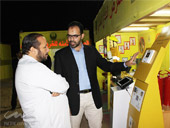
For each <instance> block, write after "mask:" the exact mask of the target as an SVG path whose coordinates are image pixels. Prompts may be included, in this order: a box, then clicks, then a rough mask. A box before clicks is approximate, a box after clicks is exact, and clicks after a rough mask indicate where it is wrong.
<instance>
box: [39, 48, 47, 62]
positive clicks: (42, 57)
mask: <svg viewBox="0 0 170 128" xmlns="http://www.w3.org/2000/svg"><path fill="white" fill-rule="evenodd" d="M47 57H48V53H46V54H45V55H44V56H43V54H42V52H41V51H40V50H38V55H37V59H38V60H39V61H40V62H42V61H46V60H47Z"/></svg>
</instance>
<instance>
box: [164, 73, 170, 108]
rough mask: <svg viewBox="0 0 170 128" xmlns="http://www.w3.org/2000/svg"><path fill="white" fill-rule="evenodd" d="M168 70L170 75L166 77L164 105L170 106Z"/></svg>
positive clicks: (169, 77)
mask: <svg viewBox="0 0 170 128" xmlns="http://www.w3.org/2000/svg"><path fill="white" fill-rule="evenodd" d="M167 72H168V76H167V77H165V83H164V84H165V85H164V105H165V106H170V72H169V71H167Z"/></svg>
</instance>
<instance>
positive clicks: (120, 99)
mask: <svg viewBox="0 0 170 128" xmlns="http://www.w3.org/2000/svg"><path fill="white" fill-rule="evenodd" d="M133 87H134V82H133V83H132V84H130V85H129V87H128V88H127V89H121V88H120V87H119V86H115V87H111V97H110V106H111V107H110V122H111V124H110V127H111V128H126V124H127V116H128V109H129V102H130V99H131V94H132V90H133Z"/></svg>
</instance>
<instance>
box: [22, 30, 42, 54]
mask: <svg viewBox="0 0 170 128" xmlns="http://www.w3.org/2000/svg"><path fill="white" fill-rule="evenodd" d="M41 36H43V35H42V34H39V33H31V34H28V35H27V36H25V37H24V39H23V41H22V54H28V52H29V50H30V48H31V47H34V48H36V49H39V46H40V42H39V41H38V40H37V38H38V37H41Z"/></svg>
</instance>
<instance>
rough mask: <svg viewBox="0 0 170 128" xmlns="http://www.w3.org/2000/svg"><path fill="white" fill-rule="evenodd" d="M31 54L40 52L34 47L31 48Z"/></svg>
mask: <svg viewBox="0 0 170 128" xmlns="http://www.w3.org/2000/svg"><path fill="white" fill-rule="evenodd" d="M30 52H31V54H34V55H37V54H38V50H37V49H36V48H34V47H31V48H30Z"/></svg>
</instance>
